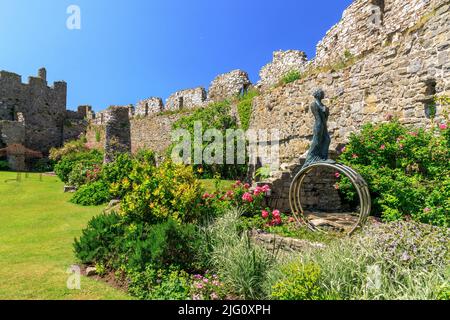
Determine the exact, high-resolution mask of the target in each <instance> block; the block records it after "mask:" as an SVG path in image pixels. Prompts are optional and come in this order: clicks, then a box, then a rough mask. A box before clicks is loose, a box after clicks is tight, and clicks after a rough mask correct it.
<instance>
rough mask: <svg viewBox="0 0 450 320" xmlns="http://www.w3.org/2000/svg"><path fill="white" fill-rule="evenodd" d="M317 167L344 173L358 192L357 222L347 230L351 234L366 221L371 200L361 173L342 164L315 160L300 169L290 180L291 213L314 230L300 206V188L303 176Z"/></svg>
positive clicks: (370, 207)
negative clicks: (358, 208)
mask: <svg viewBox="0 0 450 320" xmlns="http://www.w3.org/2000/svg"><path fill="white" fill-rule="evenodd" d="M318 167H327V168H332V169H334V170H337V171H339V172H340V173H342V174H344V175H345V176H346V177H347V178H349V179H350V181H351V182H352V184H353V186H354V187H355V188H356V191H357V192H358V195H359V202H360V213H359V219H358V222H357V223H356V224H355V225H354V226H353V228H352V229H351V231H350V232H349V235H352V234H353V233H354V232H355V231H356V230H357V229H358V227H361V226H363V225H364V224H365V223H366V222H367V218H368V217H369V215H370V211H371V209H372V200H371V197H370V193H369V187H368V185H367V182H366V181H365V180H364V179H363V177H361V175H360V174H359V173H357V172H356V171H355V170H353V169H352V168H350V167H347V166H344V165H342V164H338V163H334V164H333V163H327V162H317V163H314V164H312V165H310V166H308V167H306V168H304V169H302V170H301V171H300V172H299V173H298V174H297V175H296V176H295V178H294V180H293V181H292V184H291V188H290V191H289V203H290V206H291V210H292V213H293V214H294V216H295V218H296V219H297V221H298V222H300V219H299V215H300V216H301V217H302V218H303V219H304V221H306V222H307V223H308V225H309V227H310V228H312V229H313V230H316V227H314V226H313V225H312V224H311V223H310V222H309V221H308V219H307V218H306V217H305V213H304V211H303V207H302V200H301V189H302V185H303V182H304V180H305V177H306V176H307V175H308V174H309V173H310V172H311V171H312V170H313V169H314V168H318Z"/></svg>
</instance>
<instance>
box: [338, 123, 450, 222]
mask: <svg viewBox="0 0 450 320" xmlns="http://www.w3.org/2000/svg"><path fill="white" fill-rule="evenodd" d="M448 132H449V129H440V128H434V129H433V130H430V131H425V130H422V129H420V130H417V131H411V130H410V129H408V128H407V127H405V126H403V125H401V124H400V123H398V122H397V121H393V122H389V123H385V124H381V125H377V126H374V125H372V124H368V125H366V126H364V128H363V130H362V132H361V133H360V134H353V135H351V137H350V142H349V144H348V145H347V146H346V147H345V149H344V151H343V153H342V155H341V156H340V159H339V161H340V162H342V163H344V164H346V165H349V166H351V167H353V168H354V169H355V170H357V171H358V172H360V173H361V175H362V176H363V177H364V178H365V180H366V181H367V182H368V184H369V189H370V192H371V195H372V199H373V208H374V212H375V214H379V215H381V216H382V218H383V219H384V220H385V221H395V220H398V219H402V218H404V217H406V216H412V218H413V219H415V220H417V221H421V222H426V223H431V224H434V225H440V226H449V225H450V203H449V201H448V198H449V195H450V192H449V191H450V190H449V184H450V178H449V177H450V161H449V159H450V148H449V140H448V139H449V133H448ZM338 187H339V190H340V192H341V193H342V194H343V195H344V197H345V198H346V199H347V200H349V201H350V202H353V203H354V202H355V201H357V197H356V192H355V190H354V188H353V187H351V184H350V182H349V180H348V179H347V178H344V177H342V178H341V181H340V183H339V184H338Z"/></svg>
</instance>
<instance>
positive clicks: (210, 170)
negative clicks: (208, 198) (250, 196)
mask: <svg viewBox="0 0 450 320" xmlns="http://www.w3.org/2000/svg"><path fill="white" fill-rule="evenodd" d="M230 111H231V107H230V102H228V101H223V102H219V103H213V104H210V105H209V106H207V107H205V108H200V109H196V110H194V111H193V112H192V113H191V114H189V115H186V116H184V117H181V118H180V119H179V120H178V121H177V122H175V123H174V124H173V126H172V127H173V129H174V130H177V129H185V130H187V131H188V132H189V133H190V134H191V137H194V136H195V135H194V133H195V130H194V128H195V124H196V123H201V125H202V132H201V133H202V135H204V134H205V132H206V131H207V130H209V129H215V130H218V131H220V132H221V134H222V136H223V141H221V142H222V143H223V148H224V149H223V150H222V154H223V155H226V154H227V153H226V150H225V149H226V145H227V144H226V143H225V139H226V131H227V130H228V129H238V125H237V121H236V119H235V117H233V116H232V115H231V112H230ZM176 144H177V143H174V144H172V146H171V147H170V148H169V149H168V154H169V155H171V153H172V151H173V148H174V147H175V145H176ZM209 144H210V143H208V142H206V141H204V142H203V144H202V146H201V151H202V153H203V152H204V151H205V149H206V148H207V147H208V146H209ZM235 149H237V148H235ZM194 154H195V152H194V144H192V146H191V160H192V161H191V162H192V163H194V161H193V160H194ZM236 156H237V150H236V151H235V158H236ZM194 172H195V173H196V174H197V175H198V176H199V177H200V178H203V179H211V178H213V177H214V175H215V174H217V173H218V174H220V176H221V177H222V178H223V179H235V178H236V177H241V176H243V175H245V173H246V172H247V166H246V165H240V164H235V165H226V164H207V163H205V162H203V163H202V164H196V165H194Z"/></svg>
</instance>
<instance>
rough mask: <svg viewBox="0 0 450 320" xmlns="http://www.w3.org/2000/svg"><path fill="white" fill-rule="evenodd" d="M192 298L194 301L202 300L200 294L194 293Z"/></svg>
mask: <svg viewBox="0 0 450 320" xmlns="http://www.w3.org/2000/svg"><path fill="white" fill-rule="evenodd" d="M192 300H195V301H199V300H202V296H201V295H199V294H194V296H193V297H192Z"/></svg>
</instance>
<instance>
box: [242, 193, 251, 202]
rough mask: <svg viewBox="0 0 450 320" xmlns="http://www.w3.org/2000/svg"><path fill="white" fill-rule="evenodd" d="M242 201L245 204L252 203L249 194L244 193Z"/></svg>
mask: <svg viewBox="0 0 450 320" xmlns="http://www.w3.org/2000/svg"><path fill="white" fill-rule="evenodd" d="M242 200H244V201H246V202H253V196H252V195H251V194H250V193H248V192H246V193H244V195H243V196H242Z"/></svg>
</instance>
